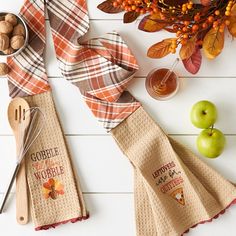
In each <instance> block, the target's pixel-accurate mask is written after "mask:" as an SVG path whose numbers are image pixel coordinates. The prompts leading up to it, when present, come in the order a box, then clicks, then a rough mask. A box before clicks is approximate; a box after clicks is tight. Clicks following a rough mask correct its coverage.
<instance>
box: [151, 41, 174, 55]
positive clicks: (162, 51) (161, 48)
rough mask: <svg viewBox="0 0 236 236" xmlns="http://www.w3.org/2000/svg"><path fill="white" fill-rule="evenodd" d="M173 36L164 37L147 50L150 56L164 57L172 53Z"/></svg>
mask: <svg viewBox="0 0 236 236" xmlns="http://www.w3.org/2000/svg"><path fill="white" fill-rule="evenodd" d="M171 40H172V38H168V39H164V40H162V41H161V42H159V43H156V44H154V45H152V46H151V47H150V48H149V49H148V52H147V55H148V57H150V58H162V57H165V56H166V55H168V54H169V53H170V46H171Z"/></svg>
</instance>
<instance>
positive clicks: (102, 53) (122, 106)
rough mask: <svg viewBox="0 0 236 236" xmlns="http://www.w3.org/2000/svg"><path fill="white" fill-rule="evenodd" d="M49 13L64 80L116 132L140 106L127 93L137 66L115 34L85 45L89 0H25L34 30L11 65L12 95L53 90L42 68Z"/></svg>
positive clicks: (25, 14) (25, 10)
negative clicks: (77, 89)
mask: <svg viewBox="0 0 236 236" xmlns="http://www.w3.org/2000/svg"><path fill="white" fill-rule="evenodd" d="M45 8H46V9H47V11H48V16H49V21H50V26H51V29H52V35H53V41H54V46H55V51H56V56H57V59H58V61H59V67H60V69H61V72H62V74H63V76H64V77H65V78H66V79H67V80H68V81H70V82H71V83H73V84H74V85H75V86H77V87H78V88H79V89H80V91H81V93H82V95H83V97H84V99H85V102H86V104H87V105H88V106H89V108H90V109H91V110H92V112H93V114H94V115H95V117H96V118H97V119H98V120H99V121H100V122H102V123H103V126H104V127H105V128H106V129H107V130H108V131H109V130H111V129H112V128H114V127H116V126H117V125H118V124H119V123H120V122H122V121H123V120H124V119H125V118H126V117H128V116H129V115H130V114H132V113H133V112H134V111H135V110H136V109H137V108H138V107H140V103H139V102H138V101H136V100H135V99H134V97H132V96H131V95H130V94H129V93H128V92H126V91H125V89H126V88H127V86H128V84H129V82H130V81H131V79H132V78H133V75H134V73H135V72H136V71H137V69H138V65H137V62H136V59H135V58H134V56H133V55H132V53H131V52H130V50H129V48H128V47H127V45H126V44H125V43H124V41H123V40H122V38H121V37H120V35H119V34H117V33H116V32H112V33H108V34H106V35H104V36H102V37H99V38H95V39H92V40H89V41H87V42H83V43H81V42H80V40H81V37H82V36H83V35H84V34H85V33H86V32H87V31H88V28H89V18H88V11H87V6H86V1H85V0H45V1H43V0H33V1H32V0H26V2H25V5H24V6H23V8H22V10H21V15H22V17H23V18H24V19H25V21H26V22H27V24H28V26H29V30H30V40H29V45H28V46H27V48H26V49H25V50H23V52H22V53H20V54H19V55H17V56H15V57H12V58H10V59H9V60H8V64H9V67H10V69H11V71H10V73H9V88H10V95H11V96H12V97H15V96H26V95H34V94H39V93H43V92H46V91H48V90H50V85H49V82H48V78H47V75H46V72H45V67H44V63H43V52H44V49H45Z"/></svg>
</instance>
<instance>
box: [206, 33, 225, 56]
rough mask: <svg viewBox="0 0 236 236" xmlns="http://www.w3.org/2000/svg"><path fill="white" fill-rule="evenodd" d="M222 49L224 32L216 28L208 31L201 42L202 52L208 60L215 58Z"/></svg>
mask: <svg viewBox="0 0 236 236" xmlns="http://www.w3.org/2000/svg"><path fill="white" fill-rule="evenodd" d="M223 48H224V32H220V31H219V29H218V28H215V29H214V28H212V29H211V30H209V31H208V33H207V34H206V36H205V37H204V40H203V50H204V53H205V55H206V57H207V58H208V59H214V58H215V57H217V56H218V55H219V54H220V53H221V51H222V50H223Z"/></svg>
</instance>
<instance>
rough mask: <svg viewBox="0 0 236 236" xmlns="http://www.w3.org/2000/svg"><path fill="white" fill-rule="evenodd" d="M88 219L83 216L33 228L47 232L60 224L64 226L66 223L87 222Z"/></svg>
mask: <svg viewBox="0 0 236 236" xmlns="http://www.w3.org/2000/svg"><path fill="white" fill-rule="evenodd" d="M88 218H89V215H87V216H83V217H77V218H73V219H70V220H65V221H61V222H58V223H54V224H51V225H43V226H39V227H37V228H35V230H36V231H39V230H48V229H51V228H56V227H57V226H59V225H62V224H66V223H69V222H71V223H76V222H78V221H82V220H87V219H88Z"/></svg>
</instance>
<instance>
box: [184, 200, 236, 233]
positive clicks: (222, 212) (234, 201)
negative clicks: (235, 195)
mask: <svg viewBox="0 0 236 236" xmlns="http://www.w3.org/2000/svg"><path fill="white" fill-rule="evenodd" d="M234 204H236V199H234V200H233V201H232V202H231V203H230V204H229V205H228V206H227V207H226V208H225V209H224V210H222V211H221V212H219V213H218V214H217V215H215V216H214V217H212V218H211V219H209V220H204V221H201V222H199V223H197V224H195V225H194V226H192V227H190V228H189V229H187V230H186V231H185V232H184V233H183V234H182V235H184V234H186V233H188V232H189V231H190V229H191V228H195V227H197V226H198V225H200V224H205V223H208V222H212V220H214V219H217V218H218V217H219V216H220V215H223V214H224V213H225V211H226V210H227V209H228V208H229V207H231V206H232V205H234ZM182 235H181V236H182Z"/></svg>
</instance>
